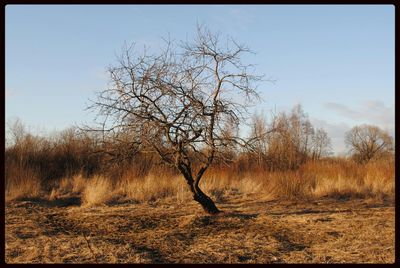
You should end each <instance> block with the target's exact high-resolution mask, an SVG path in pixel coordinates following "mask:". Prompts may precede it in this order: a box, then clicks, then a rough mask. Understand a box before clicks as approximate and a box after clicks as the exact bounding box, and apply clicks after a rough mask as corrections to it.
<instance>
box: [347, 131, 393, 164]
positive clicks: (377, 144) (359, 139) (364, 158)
mask: <svg viewBox="0 0 400 268" xmlns="http://www.w3.org/2000/svg"><path fill="white" fill-rule="evenodd" d="M345 142H346V145H347V146H348V147H350V153H353V157H354V159H355V160H356V161H357V162H359V163H367V162H368V161H370V160H371V159H373V158H379V157H381V156H383V155H385V154H388V153H391V152H392V151H393V149H394V148H393V138H392V137H391V136H390V135H389V134H388V133H387V132H386V131H383V130H382V129H380V128H379V127H377V126H372V125H366V124H364V125H360V126H355V127H353V128H352V129H351V130H350V131H348V132H347V133H346V136H345Z"/></svg>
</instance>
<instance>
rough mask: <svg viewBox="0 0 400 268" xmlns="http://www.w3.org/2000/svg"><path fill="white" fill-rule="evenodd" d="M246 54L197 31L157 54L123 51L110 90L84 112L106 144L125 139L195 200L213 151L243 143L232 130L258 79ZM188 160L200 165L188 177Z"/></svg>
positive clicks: (252, 97) (233, 44) (237, 46)
mask: <svg viewBox="0 0 400 268" xmlns="http://www.w3.org/2000/svg"><path fill="white" fill-rule="evenodd" d="M248 52H250V51H249V49H248V48H246V47H245V46H243V45H240V44H238V43H236V42H235V41H234V40H232V39H229V38H228V39H227V40H222V39H221V38H220V35H219V34H213V33H211V32H210V31H209V30H207V29H205V28H202V27H198V30H197V35H196V38H195V39H194V41H193V42H181V43H179V44H176V43H174V42H172V41H169V40H167V41H166V43H165V47H164V48H163V49H162V50H161V52H160V53H158V54H150V53H148V52H147V51H146V50H145V51H143V53H140V54H139V53H137V52H136V51H135V46H134V45H132V46H129V47H128V46H126V47H125V48H124V51H123V53H122V55H121V56H120V58H119V59H118V64H117V65H116V66H114V67H111V68H109V74H110V78H111V84H110V87H109V88H108V89H106V90H104V91H102V92H101V93H100V94H99V97H98V99H97V100H96V101H95V102H94V103H93V105H92V106H91V108H94V109H95V110H97V111H98V112H99V115H100V117H99V118H101V120H102V121H101V124H102V129H101V130H102V131H103V132H104V133H109V134H110V133H112V134H113V139H118V138H119V136H120V135H122V134H123V135H125V137H126V135H129V137H130V139H126V146H129V147H130V148H132V150H135V148H136V149H137V148H139V147H140V148H141V150H142V151H153V152H157V153H158V155H159V156H160V157H161V158H162V160H164V161H165V162H167V163H169V164H171V165H173V166H175V167H177V168H178V169H179V170H180V171H181V172H182V174H183V175H184V177H185V179H186V180H187V182H188V184H189V186H190V187H191V190H192V191H194V192H195V193H197V192H198V191H199V188H198V183H199V181H200V179H201V177H202V175H203V174H204V172H205V171H206V169H207V168H208V167H209V165H210V164H211V163H212V161H213V159H214V157H215V156H216V154H217V153H218V152H221V151H223V150H224V148H226V147H227V146H229V145H232V144H237V145H242V146H246V145H247V144H248V143H246V141H244V140H243V139H242V138H240V137H239V136H238V135H237V131H235V129H236V128H237V126H238V125H239V123H240V122H242V119H243V118H244V116H245V115H246V107H248V105H249V104H251V103H253V102H254V101H255V100H257V99H258V94H257V92H256V86H255V82H257V81H259V80H260V79H261V78H262V77H261V76H258V75H254V74H252V73H251V70H250V69H251V68H252V66H251V65H246V64H243V63H242V61H241V58H242V56H243V54H245V53H248ZM127 133H128V134H127ZM193 161H196V162H197V163H201V165H200V166H199V167H198V168H197V169H196V170H195V171H194V167H193V165H192V164H193ZM195 199H196V198H195Z"/></svg>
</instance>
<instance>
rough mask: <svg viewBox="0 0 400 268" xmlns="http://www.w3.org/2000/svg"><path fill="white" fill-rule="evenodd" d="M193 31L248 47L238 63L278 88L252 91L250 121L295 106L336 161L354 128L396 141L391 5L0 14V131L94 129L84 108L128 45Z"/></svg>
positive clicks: (65, 8)
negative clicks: (2, 62)
mask: <svg viewBox="0 0 400 268" xmlns="http://www.w3.org/2000/svg"><path fill="white" fill-rule="evenodd" d="M197 24H205V25H206V26H207V27H208V28H209V29H210V30H212V31H215V32H216V31H219V32H221V34H222V35H225V36H230V37H233V38H234V39H235V40H237V41H238V42H239V43H244V44H246V45H247V46H248V47H250V48H251V50H252V51H254V52H255V53H256V54H254V55H249V56H246V58H244V59H243V60H244V61H246V62H249V63H252V64H255V65H256V72H257V73H260V74H264V75H265V78H267V79H271V80H274V81H275V82H274V83H271V82H263V83H261V84H259V85H258V89H259V91H260V93H261V95H262V98H263V102H261V103H260V104H258V105H257V106H256V107H255V109H254V111H255V112H263V113H265V114H266V115H267V116H268V114H269V112H270V111H277V112H279V111H290V110H291V109H292V107H293V106H295V105H296V104H301V105H302V106H303V109H304V111H305V112H306V113H307V114H308V116H309V118H310V120H311V122H312V124H313V125H314V126H315V127H322V128H324V129H325V130H326V131H327V132H328V135H329V137H330V138H331V140H332V147H333V151H334V153H335V154H343V153H344V152H345V151H346V147H345V144H344V133H345V132H346V131H348V130H350V129H351V128H352V127H353V126H355V125H359V124H373V125H377V126H379V127H381V128H382V129H384V130H387V131H389V132H390V133H391V134H392V135H394V125H395V122H394V108H395V104H394V92H395V89H394V77H395V76H394V36H395V35H394V6H392V5H319V6H318V5H35V6H33V5H32V6H31V5H7V6H6V26H5V29H6V87H5V96H6V103H5V114H6V124H7V123H9V122H12V121H13V120H15V119H16V118H19V119H20V120H21V121H22V122H23V123H24V124H26V125H27V126H29V128H30V129H31V130H33V131H37V132H40V133H42V132H51V131H56V130H62V129H65V128H67V127H70V126H72V125H80V124H82V123H90V122H93V119H94V116H95V115H94V114H93V113H90V112H88V111H87V110H85V107H86V106H87V105H88V104H89V99H94V98H95V92H97V91H100V90H103V89H105V88H106V87H107V84H108V81H109V80H108V77H107V73H106V69H107V67H109V66H110V65H114V64H116V55H117V54H118V53H119V52H120V51H121V48H122V46H123V44H124V43H125V42H128V43H131V42H135V43H136V44H137V45H136V47H138V48H140V47H143V46H144V45H146V46H148V47H150V49H158V48H160V47H161V46H162V44H163V43H162V38H163V37H166V36H170V37H171V38H172V39H174V40H177V41H179V40H186V39H189V40H190V38H191V37H193V35H194V33H195V31H196V25H197ZM267 119H268V117H267Z"/></svg>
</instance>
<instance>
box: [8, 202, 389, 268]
mask: <svg viewBox="0 0 400 268" xmlns="http://www.w3.org/2000/svg"><path fill="white" fill-rule="evenodd" d="M75 201H76V200H75ZM217 204H218V206H219V207H220V208H221V209H222V210H223V211H224V213H222V214H219V215H217V216H210V215H207V214H205V213H204V212H202V211H201V209H200V207H198V206H197V205H196V203H194V202H193V201H189V202H187V203H185V205H182V204H177V203H176V202H175V201H172V200H170V201H168V200H167V199H164V200H162V201H154V202H150V203H136V204H133V203H124V204H112V205H108V206H104V205H103V206H96V207H84V206H80V204H79V202H78V203H76V202H75V203H74V200H72V201H71V200H69V199H64V202H60V201H59V202H58V203H57V202H56V201H47V200H40V199H25V200H21V201H18V202H17V201H13V202H9V203H8V204H7V207H6V262H7V263H393V262H394V207H393V204H390V202H389V203H388V202H387V201H383V202H380V203H378V202H376V201H374V200H371V199H364V200H363V199H357V200H337V199H332V198H322V199H319V200H317V201H313V202H304V201H282V200H279V201H278V200H267V199H266V198H265V197H261V196H259V195H258V196H257V195H249V196H247V197H244V196H238V195H237V196H236V197H232V198H230V199H228V200H226V201H224V202H217Z"/></svg>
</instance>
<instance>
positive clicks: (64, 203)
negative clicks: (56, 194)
mask: <svg viewBox="0 0 400 268" xmlns="http://www.w3.org/2000/svg"><path fill="white" fill-rule="evenodd" d="M17 201H24V202H29V203H32V204H36V205H39V206H42V207H48V208H52V207H70V206H80V205H81V204H82V199H81V198H80V197H79V196H71V197H61V198H57V199H54V200H48V199H45V198H41V197H24V198H19V199H17Z"/></svg>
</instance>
